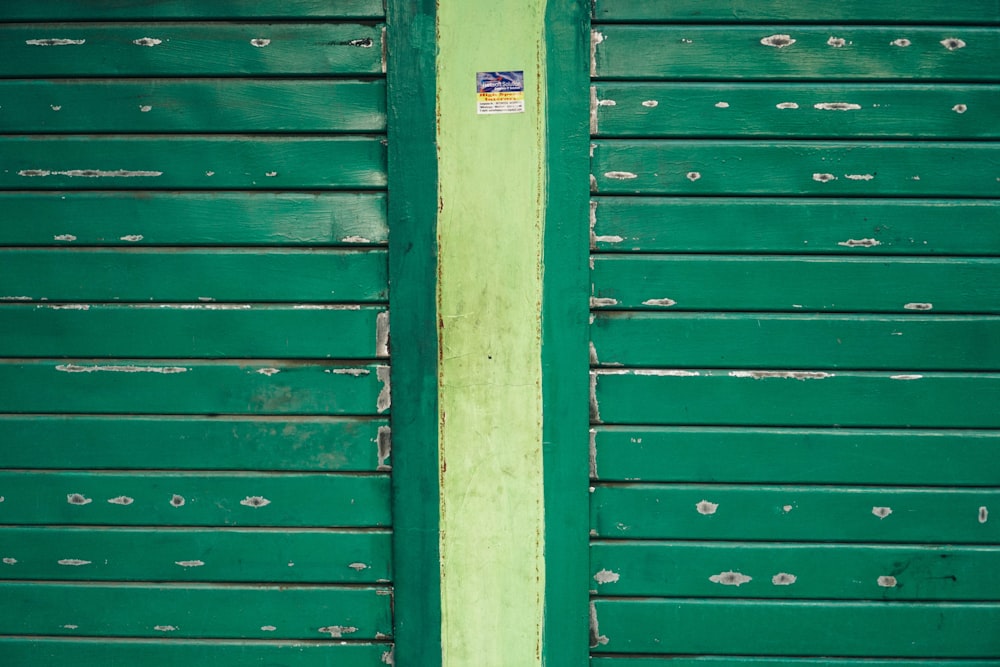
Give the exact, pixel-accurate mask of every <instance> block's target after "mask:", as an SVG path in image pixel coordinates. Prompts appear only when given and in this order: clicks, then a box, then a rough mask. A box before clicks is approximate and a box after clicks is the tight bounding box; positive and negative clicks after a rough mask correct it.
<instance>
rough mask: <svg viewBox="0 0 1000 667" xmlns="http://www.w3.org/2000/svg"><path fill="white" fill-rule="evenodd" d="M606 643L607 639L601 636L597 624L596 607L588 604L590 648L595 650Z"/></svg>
mask: <svg viewBox="0 0 1000 667" xmlns="http://www.w3.org/2000/svg"><path fill="white" fill-rule="evenodd" d="M607 643H608V638H607V637H605V636H604V635H602V634H601V629H600V625H599V624H598V622H597V605H595V604H594V603H593V602H591V603H590V648H597V647H598V646H604V645H605V644H607Z"/></svg>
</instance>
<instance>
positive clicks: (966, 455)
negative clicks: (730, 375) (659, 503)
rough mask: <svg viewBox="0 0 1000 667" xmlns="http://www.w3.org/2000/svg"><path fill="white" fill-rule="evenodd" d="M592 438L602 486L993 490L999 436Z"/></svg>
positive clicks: (735, 432)
mask: <svg viewBox="0 0 1000 667" xmlns="http://www.w3.org/2000/svg"><path fill="white" fill-rule="evenodd" d="M593 437H594V453H595V463H594V468H595V472H596V478H597V479H601V480H606V481H614V480H618V481H629V480H634V481H646V482H731V483H748V484H760V483H764V484H774V483H791V484H899V485H914V486H917V485H930V486H938V485H945V486H950V485H956V486H963V485H964V486H992V485H995V484H996V481H997V480H998V479H1000V431H983V430H975V431H973V430H956V431H927V430H917V429H897V430H892V429H879V430H860V429H843V428H838V429H827V430H819V429H813V430H808V429H784V428H684V427H674V428H656V427H614V426H602V427H597V428H596V429H594V433H593ZM901 461H905V462H906V464H905V465H900V462H901ZM817 462H822V463H821V464H817Z"/></svg>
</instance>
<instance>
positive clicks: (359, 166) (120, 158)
mask: <svg viewBox="0 0 1000 667" xmlns="http://www.w3.org/2000/svg"><path fill="white" fill-rule="evenodd" d="M384 185H385V146H384V145H383V143H382V141H381V140H380V139H379V138H378V137H358V136H347V137H331V136H313V137H308V136H306V137H288V136H282V137H272V136H254V137H246V136H220V135H212V136H202V137H192V136H183V137H156V138H151V137H141V136H139V137H127V136H126V137H90V136H76V135H74V136H69V137H53V136H50V135H46V136H41V137H33V136H29V137H6V138H3V139H0V189H4V190H10V189H17V190H37V189H57V188H66V189H81V190H86V189H97V188H100V189H108V188H120V189H171V188H184V189H196V190H204V189H213V190H216V189H236V188H239V189H249V190H275V189H282V188H286V189H287V188H297V189H314V190H325V189H336V188H340V189H351V188H353V189H366V188H377V187H382V186H384Z"/></svg>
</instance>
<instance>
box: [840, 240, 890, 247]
mask: <svg viewBox="0 0 1000 667" xmlns="http://www.w3.org/2000/svg"><path fill="white" fill-rule="evenodd" d="M837 245H839V246H844V247H845V248H874V247H875V246H878V245H882V242H881V241H878V240H876V239H847V240H846V241H840V242H839V243H837Z"/></svg>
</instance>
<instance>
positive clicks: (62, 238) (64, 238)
mask: <svg viewBox="0 0 1000 667" xmlns="http://www.w3.org/2000/svg"><path fill="white" fill-rule="evenodd" d="M52 240H53V241H75V240H76V237H75V236H73V235H72V234H59V235H58V236H53V237H52Z"/></svg>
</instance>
